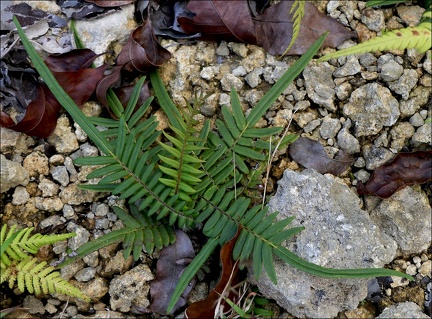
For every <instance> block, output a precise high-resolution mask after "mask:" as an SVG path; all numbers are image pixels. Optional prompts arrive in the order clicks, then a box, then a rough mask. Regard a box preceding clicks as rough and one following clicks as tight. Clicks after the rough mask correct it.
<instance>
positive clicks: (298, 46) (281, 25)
mask: <svg viewBox="0 0 432 319" xmlns="http://www.w3.org/2000/svg"><path fill="white" fill-rule="evenodd" d="M293 2H294V1H281V2H279V3H277V4H275V5H273V6H270V7H269V8H267V9H266V10H265V11H264V13H263V14H262V15H260V16H258V17H257V20H256V28H257V30H256V34H257V44H258V45H259V46H262V47H263V48H264V50H266V51H267V52H268V53H270V54H273V55H281V54H283V53H284V51H285V49H286V48H287V47H288V45H289V44H290V42H291V38H292V27H293V22H292V15H291V14H290V10H291V7H292V4H293ZM300 25H301V27H300V34H299V36H298V38H297V40H296V41H295V42H294V45H293V46H292V47H291V49H290V50H289V51H288V53H287V54H288V55H301V54H304V53H305V52H306V51H307V50H308V49H309V47H310V46H311V45H312V44H313V43H314V42H315V41H316V40H317V39H318V38H319V37H320V36H321V35H322V34H323V33H324V32H325V31H329V35H328V36H327V37H326V39H325V41H324V44H323V47H332V48H334V47H337V46H338V45H340V44H341V43H342V42H344V41H345V40H347V39H349V38H356V37H357V34H356V33H355V32H353V31H350V30H348V29H347V28H346V27H345V26H344V25H343V24H341V23H340V22H339V21H337V20H335V19H333V18H332V17H329V16H327V15H325V14H323V13H321V12H320V11H319V10H318V9H317V8H316V7H315V6H314V5H313V4H311V3H309V2H308V3H306V5H305V15H304V17H303V19H302V20H301V24H300Z"/></svg>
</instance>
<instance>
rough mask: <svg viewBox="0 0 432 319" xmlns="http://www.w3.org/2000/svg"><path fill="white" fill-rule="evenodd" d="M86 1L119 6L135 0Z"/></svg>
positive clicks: (105, 5) (99, 4)
mask: <svg viewBox="0 0 432 319" xmlns="http://www.w3.org/2000/svg"><path fill="white" fill-rule="evenodd" d="M85 1H86V2H90V3H94V4H95V5H98V6H99V7H108V8H111V7H119V6H124V5H126V4H130V3H134V2H135V0H85Z"/></svg>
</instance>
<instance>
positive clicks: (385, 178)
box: [357, 150, 432, 198]
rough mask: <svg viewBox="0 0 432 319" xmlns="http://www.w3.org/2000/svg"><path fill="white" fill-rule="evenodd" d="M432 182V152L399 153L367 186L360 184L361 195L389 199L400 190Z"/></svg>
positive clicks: (379, 169)
mask: <svg viewBox="0 0 432 319" xmlns="http://www.w3.org/2000/svg"><path fill="white" fill-rule="evenodd" d="M431 180H432V150H430V151H418V152H412V153H399V154H397V155H396V157H395V158H394V159H393V160H392V161H391V162H389V163H387V164H384V165H383V166H380V167H378V168H377V169H376V170H375V171H374V172H373V174H372V177H371V178H370V179H369V180H368V181H367V183H366V184H363V183H362V182H360V181H359V182H358V184H357V192H358V193H359V195H375V196H378V197H381V198H388V197H390V196H392V195H393V194H394V193H395V192H397V191H398V190H401V189H402V188H404V187H406V186H408V185H412V184H416V183H417V184H422V183H426V182H428V181H431Z"/></svg>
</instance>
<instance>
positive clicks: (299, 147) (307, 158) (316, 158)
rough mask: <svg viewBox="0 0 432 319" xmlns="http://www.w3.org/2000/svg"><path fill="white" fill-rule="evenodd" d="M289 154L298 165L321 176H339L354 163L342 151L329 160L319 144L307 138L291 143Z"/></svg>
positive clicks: (300, 138)
mask: <svg viewBox="0 0 432 319" xmlns="http://www.w3.org/2000/svg"><path fill="white" fill-rule="evenodd" d="M289 154H290V156H291V157H292V159H293V160H294V161H296V162H297V163H298V164H301V165H303V166H304V167H306V168H313V169H315V170H316V171H317V172H318V173H321V174H325V173H331V174H333V175H340V174H342V173H343V172H344V171H345V170H346V169H347V168H348V167H349V166H351V164H352V163H353V162H354V159H353V158H352V157H351V156H350V155H349V154H347V153H345V152H344V151H342V150H340V151H339V153H338V155H337V156H336V157H335V158H330V157H329V156H328V155H327V153H326V151H325V149H324V147H323V146H322V145H321V143H320V142H318V141H314V140H311V139H309V138H307V137H299V138H298V139H297V140H296V141H295V142H294V143H292V144H291V145H290V147H289Z"/></svg>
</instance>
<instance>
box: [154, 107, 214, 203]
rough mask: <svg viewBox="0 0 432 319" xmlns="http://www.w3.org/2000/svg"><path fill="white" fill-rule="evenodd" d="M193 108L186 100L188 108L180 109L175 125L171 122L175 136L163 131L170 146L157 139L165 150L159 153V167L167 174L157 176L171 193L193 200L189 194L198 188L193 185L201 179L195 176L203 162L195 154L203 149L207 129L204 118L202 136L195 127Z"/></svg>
mask: <svg viewBox="0 0 432 319" xmlns="http://www.w3.org/2000/svg"><path fill="white" fill-rule="evenodd" d="M193 115H194V112H193V109H192V107H191V106H190V105H189V104H188V111H185V112H183V116H182V118H180V119H178V127H174V126H172V125H171V126H170V128H171V130H172V131H173V132H174V133H175V137H174V136H171V135H169V134H167V133H165V132H164V133H163V134H164V136H165V137H166V139H167V140H169V141H170V142H171V144H172V146H170V145H167V144H165V143H162V142H159V143H160V146H161V147H162V148H163V149H164V150H165V151H166V152H165V153H166V154H164V155H163V154H162V153H161V154H159V158H160V160H161V161H162V164H161V165H159V169H160V170H161V171H162V172H163V173H164V174H165V175H166V176H167V177H164V178H159V181H160V182H161V183H163V184H164V185H166V186H168V187H171V188H172V194H173V195H174V194H179V198H180V199H182V200H185V201H187V202H192V198H191V197H190V195H191V194H195V193H196V192H197V190H196V186H197V185H198V184H199V183H200V182H201V181H202V180H201V179H200V178H199V177H198V176H200V175H202V174H203V172H202V171H201V170H200V169H199V165H200V164H201V163H202V162H203V160H202V159H199V158H198V156H197V154H199V153H200V152H201V151H203V150H204V149H205V147H204V146H203V145H204V143H205V140H206V138H207V133H208V130H209V122H207V123H206V124H205V125H204V127H203V129H202V132H207V133H205V134H204V136H203V137H201V136H202V135H201V136H200V132H199V131H198V130H197V129H196V128H195V126H196V125H197V121H196V120H194V119H193Z"/></svg>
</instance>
